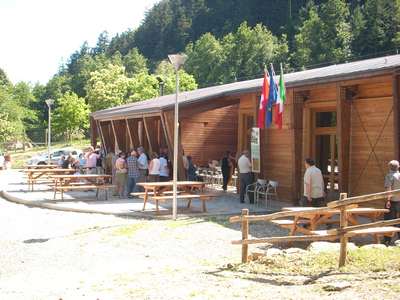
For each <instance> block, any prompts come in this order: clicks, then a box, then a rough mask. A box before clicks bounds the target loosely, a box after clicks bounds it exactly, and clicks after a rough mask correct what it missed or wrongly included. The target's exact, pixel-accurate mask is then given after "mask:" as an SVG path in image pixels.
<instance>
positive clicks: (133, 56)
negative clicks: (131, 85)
mask: <svg viewBox="0 0 400 300" xmlns="http://www.w3.org/2000/svg"><path fill="white" fill-rule="evenodd" d="M118 53H119V52H118ZM123 64H124V67H125V70H126V74H127V75H128V76H129V77H132V76H133V75H135V74H139V73H148V72H149V70H148V68H147V59H146V58H145V57H144V56H143V55H142V54H140V53H139V50H138V49H137V48H133V49H131V50H130V51H129V52H128V54H126V55H125V56H124V57H123Z"/></svg>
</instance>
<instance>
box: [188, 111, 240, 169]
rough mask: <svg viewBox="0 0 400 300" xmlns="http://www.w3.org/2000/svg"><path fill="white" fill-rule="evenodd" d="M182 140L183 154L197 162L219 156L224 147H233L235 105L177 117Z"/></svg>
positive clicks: (234, 143)
mask: <svg viewBox="0 0 400 300" xmlns="http://www.w3.org/2000/svg"><path fill="white" fill-rule="evenodd" d="M180 133H181V141H182V145H183V147H184V151H185V154H186V155H190V156H192V157H193V161H194V163H195V164H197V165H201V166H204V165H207V162H208V160H210V159H215V160H220V159H221V158H222V155H223V153H224V152H225V151H227V150H230V151H232V152H235V151H236V146H237V136H238V134H237V133H238V105H237V104H236V105H231V106H226V107H222V108H217V109H214V110H210V111H207V112H202V113H199V114H196V115H193V116H191V117H183V118H182V119H181V120H180Z"/></svg>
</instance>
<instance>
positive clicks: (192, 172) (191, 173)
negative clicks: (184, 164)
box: [187, 156, 197, 181]
mask: <svg viewBox="0 0 400 300" xmlns="http://www.w3.org/2000/svg"><path fill="white" fill-rule="evenodd" d="M187 160H188V166H189V167H188V171H187V173H188V180H189V181H197V174H196V171H197V170H196V167H195V166H194V165H193V161H192V157H191V156H188V157H187Z"/></svg>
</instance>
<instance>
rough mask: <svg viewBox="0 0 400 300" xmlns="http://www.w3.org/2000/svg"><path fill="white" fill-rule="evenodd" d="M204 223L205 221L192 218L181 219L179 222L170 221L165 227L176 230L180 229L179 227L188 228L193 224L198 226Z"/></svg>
mask: <svg viewBox="0 0 400 300" xmlns="http://www.w3.org/2000/svg"><path fill="white" fill-rule="evenodd" d="M201 222H203V220H201V219H192V218H188V219H179V220H176V221H174V220H168V221H166V222H165V226H166V227H168V228H170V229H175V228H179V227H186V226H190V225H193V224H197V223H201Z"/></svg>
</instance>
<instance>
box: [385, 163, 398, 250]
mask: <svg viewBox="0 0 400 300" xmlns="http://www.w3.org/2000/svg"><path fill="white" fill-rule="evenodd" d="M385 189H386V190H387V191H393V190H398V189H400V172H399V162H398V161H397V160H392V161H390V162H389V173H387V174H386V176H385ZM385 208H386V209H389V212H388V213H385V215H384V219H385V220H392V219H396V218H398V217H399V214H400V196H399V195H391V196H389V197H388V198H387V201H386V204H385ZM396 226H398V227H399V225H396ZM397 238H399V239H400V232H398V233H397ZM391 240H392V238H391V237H389V236H385V244H386V245H389V244H390V242H391Z"/></svg>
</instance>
